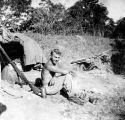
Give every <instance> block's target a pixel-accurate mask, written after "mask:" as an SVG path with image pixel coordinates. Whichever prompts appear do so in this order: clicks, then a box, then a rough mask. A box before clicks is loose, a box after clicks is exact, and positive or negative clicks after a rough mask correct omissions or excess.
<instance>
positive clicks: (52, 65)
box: [41, 49, 71, 98]
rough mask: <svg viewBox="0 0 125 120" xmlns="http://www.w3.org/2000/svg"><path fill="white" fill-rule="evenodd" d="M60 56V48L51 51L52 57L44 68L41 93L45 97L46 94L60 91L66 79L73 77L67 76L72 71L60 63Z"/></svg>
mask: <svg viewBox="0 0 125 120" xmlns="http://www.w3.org/2000/svg"><path fill="white" fill-rule="evenodd" d="M60 58H61V52H60V50H59V49H54V50H53V51H51V56H50V59H49V60H48V62H47V63H46V64H45V65H44V67H43V69H42V72H41V78H42V84H43V87H42V88H41V94H42V96H43V98H45V97H46V95H52V94H56V93H58V92H59V91H60V90H61V89H62V88H63V85H64V81H65V79H71V77H68V76H67V75H68V73H70V72H71V71H69V70H66V69H64V68H63V65H61V64H60Z"/></svg>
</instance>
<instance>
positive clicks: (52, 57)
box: [51, 53, 61, 65]
mask: <svg viewBox="0 0 125 120" xmlns="http://www.w3.org/2000/svg"><path fill="white" fill-rule="evenodd" d="M60 57H61V56H60V55H58V54H56V53H53V54H52V56H51V59H52V62H53V64H55V65H56V64H57V63H58V62H59V60H60Z"/></svg>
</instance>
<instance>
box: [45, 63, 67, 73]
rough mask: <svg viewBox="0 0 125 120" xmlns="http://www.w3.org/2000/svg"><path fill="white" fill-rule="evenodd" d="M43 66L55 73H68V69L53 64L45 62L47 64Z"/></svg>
mask: <svg viewBox="0 0 125 120" xmlns="http://www.w3.org/2000/svg"><path fill="white" fill-rule="evenodd" d="M45 68H46V69H47V70H49V71H52V72H55V73H61V74H64V75H66V74H68V73H69V71H68V70H65V69H62V68H60V67H58V66H53V65H51V64H47V65H46V66H45Z"/></svg>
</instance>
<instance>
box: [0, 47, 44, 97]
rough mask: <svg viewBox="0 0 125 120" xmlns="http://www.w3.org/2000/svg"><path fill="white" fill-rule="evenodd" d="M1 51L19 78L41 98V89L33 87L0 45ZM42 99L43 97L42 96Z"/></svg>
mask: <svg viewBox="0 0 125 120" xmlns="http://www.w3.org/2000/svg"><path fill="white" fill-rule="evenodd" d="M0 50H1V52H2V53H3V55H4V56H5V57H6V59H7V60H8V61H9V63H10V64H11V65H12V66H13V68H14V70H15V71H16V72H17V74H18V75H19V77H20V78H21V79H22V80H23V81H24V82H25V83H26V84H28V85H29V87H30V88H31V90H32V91H33V93H34V94H36V95H39V96H41V95H40V94H39V93H41V90H40V89H39V88H37V87H36V86H35V85H33V83H32V82H30V81H29V80H28V79H27V78H26V77H25V75H24V74H23V73H22V72H21V71H20V70H19V69H18V68H17V66H16V65H15V64H14V62H12V60H11V59H10V57H9V56H8V55H7V53H6V52H5V50H4V49H3V47H2V46H1V45H0ZM41 97H42V96H41Z"/></svg>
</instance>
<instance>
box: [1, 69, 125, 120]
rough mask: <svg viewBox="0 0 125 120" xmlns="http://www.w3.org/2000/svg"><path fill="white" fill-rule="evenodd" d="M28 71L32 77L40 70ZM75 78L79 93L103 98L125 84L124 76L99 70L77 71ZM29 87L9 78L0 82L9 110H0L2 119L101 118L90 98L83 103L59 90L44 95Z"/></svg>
mask: <svg viewBox="0 0 125 120" xmlns="http://www.w3.org/2000/svg"><path fill="white" fill-rule="evenodd" d="M25 75H26V77H27V78H28V79H30V80H31V81H33V80H34V78H38V77H40V72H39V71H31V72H30V73H25ZM73 80H74V81H73V84H72V86H73V89H74V91H76V93H86V94H87V96H89V97H90V96H92V95H96V97H98V98H100V99H101V98H102V99H101V100H103V96H110V95H112V94H113V91H114V89H117V88H119V87H122V86H124V84H125V81H124V79H122V78H121V77H119V76H116V75H112V74H109V73H106V72H104V71H99V70H92V71H90V72H82V73H80V72H77V74H76V76H75V77H74V79H73ZM29 90H30V88H29V87H28V86H23V88H20V86H18V85H12V84H9V83H8V82H6V81H2V82H1V88H0V102H1V103H2V104H4V105H6V107H7V110H6V111H5V112H3V113H2V114H1V116H0V120H98V119H99V118H100V117H99V116H98V112H97V111H98V110H99V108H98V104H94V103H93V102H91V101H90V99H89V100H88V101H87V100H86V102H85V103H84V105H78V104H76V103H73V102H70V101H68V100H67V99H66V98H65V97H63V96H62V95H60V94H57V95H52V96H47V98H46V99H43V98H40V97H39V96H36V95H34V94H33V93H32V92H31V91H29ZM102 117H103V116H101V118H102ZM104 117H105V116H104ZM108 117H109V116H108ZM108 117H107V119H108ZM104 120H105V119H104Z"/></svg>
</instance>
